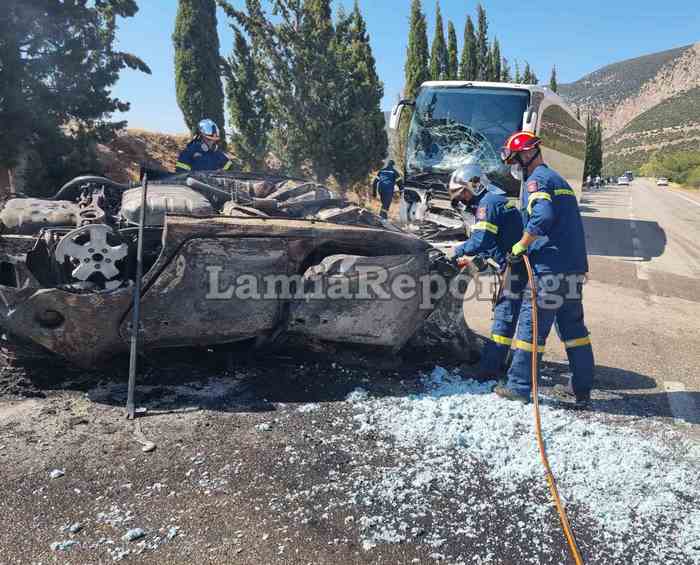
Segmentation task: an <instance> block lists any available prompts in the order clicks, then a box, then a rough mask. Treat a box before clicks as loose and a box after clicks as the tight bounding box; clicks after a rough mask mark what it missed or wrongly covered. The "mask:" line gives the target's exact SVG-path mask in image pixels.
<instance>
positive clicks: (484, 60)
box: [476, 4, 491, 80]
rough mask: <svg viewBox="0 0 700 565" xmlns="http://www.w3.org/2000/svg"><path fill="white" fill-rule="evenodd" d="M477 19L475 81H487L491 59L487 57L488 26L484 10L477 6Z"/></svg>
mask: <svg viewBox="0 0 700 565" xmlns="http://www.w3.org/2000/svg"><path fill="white" fill-rule="evenodd" d="M476 11H477V19H478V31H477V34H476V66H477V79H478V80H488V78H489V73H490V71H489V67H490V65H491V59H490V57H489V37H488V29H489V24H488V21H487V19H486V10H485V9H484V7H483V6H482V5H481V4H479V5H477V7H476Z"/></svg>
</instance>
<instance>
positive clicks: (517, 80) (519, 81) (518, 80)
mask: <svg viewBox="0 0 700 565" xmlns="http://www.w3.org/2000/svg"><path fill="white" fill-rule="evenodd" d="M514 80H515V83H516V84H523V76H522V75H521V74H520V64H519V63H518V61H517V60H516V61H515V78H514Z"/></svg>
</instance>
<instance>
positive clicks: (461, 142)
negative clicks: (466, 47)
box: [407, 87, 529, 194]
mask: <svg viewBox="0 0 700 565" xmlns="http://www.w3.org/2000/svg"><path fill="white" fill-rule="evenodd" d="M528 102H529V93H528V92H527V91H524V90H523V91H519V90H512V89H508V90H506V89H499V88H475V87H469V88H424V89H423V91H422V93H421V94H420V96H419V97H418V99H417V100H416V110H415V112H414V114H413V120H412V122H411V131H410V135H409V142H408V151H407V153H408V155H407V157H408V159H407V169H408V174H409V176H410V175H415V174H418V173H423V172H433V173H451V172H452V171H453V170H454V169H456V168H457V167H458V166H460V165H461V164H462V163H464V162H465V161H466V160H467V159H468V158H469V157H471V156H472V155H476V156H477V158H478V159H479V162H480V163H481V166H482V167H484V168H485V172H486V173H487V174H488V175H489V178H490V179H491V181H492V182H493V183H494V184H496V185H497V186H499V187H500V188H502V189H503V190H505V191H506V192H508V193H509V194H517V193H518V191H519V189H520V183H519V181H516V180H515V179H514V178H513V177H512V176H511V175H510V171H509V169H508V167H506V166H504V165H503V164H502V163H501V160H500V158H499V153H500V149H501V147H502V146H503V143H504V142H505V140H506V138H507V137H508V136H509V135H510V134H511V133H513V132H514V131H517V130H518V129H519V128H520V126H521V123H522V118H523V113H524V112H525V110H526V108H527V104H528Z"/></svg>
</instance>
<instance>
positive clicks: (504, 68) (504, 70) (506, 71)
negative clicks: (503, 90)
mask: <svg viewBox="0 0 700 565" xmlns="http://www.w3.org/2000/svg"><path fill="white" fill-rule="evenodd" d="M510 72H511V71H510V65H509V64H508V59H506V58H505V57H503V58H502V60H501V82H512V81H513V77H512V76H511V74H510Z"/></svg>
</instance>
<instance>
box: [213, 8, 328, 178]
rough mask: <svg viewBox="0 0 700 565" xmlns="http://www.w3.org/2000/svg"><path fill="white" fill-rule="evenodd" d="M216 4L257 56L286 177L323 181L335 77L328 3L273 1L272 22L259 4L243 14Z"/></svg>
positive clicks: (272, 141) (276, 148)
mask: <svg viewBox="0 0 700 565" xmlns="http://www.w3.org/2000/svg"><path fill="white" fill-rule="evenodd" d="M219 5H220V6H221V7H222V8H223V9H224V11H225V12H226V13H227V15H229V16H230V17H232V18H234V19H235V20H236V21H237V22H238V24H239V25H240V26H242V27H243V29H244V31H245V32H246V34H247V35H248V36H249V37H250V38H251V41H252V43H253V45H254V47H255V49H256V50H257V51H258V52H259V53H260V59H261V61H262V62H263V63H262V64H264V69H263V72H264V74H265V89H266V93H267V102H268V108H269V109H270V113H271V115H272V121H273V127H272V129H271V136H270V144H271V147H272V150H273V153H274V154H275V156H276V157H277V158H279V159H280V161H281V162H282V165H283V166H284V167H285V168H286V169H287V170H288V171H289V172H291V173H294V174H307V173H308V172H312V173H313V174H314V175H315V176H316V178H317V179H319V180H321V181H323V180H325V179H326V178H327V177H328V175H329V174H330V172H331V169H332V159H331V158H330V154H329V153H330V150H331V149H330V148H331V147H332V139H333V129H334V127H335V116H334V111H335V108H334V106H333V105H332V104H331V102H332V101H333V96H334V93H335V85H336V83H337V81H338V72H339V71H338V69H337V65H336V64H335V54H334V52H333V50H332V46H331V43H332V40H333V32H334V30H333V22H332V20H331V10H330V0H304V1H303V2H301V1H299V0H277V1H276V2H275V9H276V13H277V17H276V18H275V21H274V22H273V21H271V19H270V18H269V17H267V14H266V13H265V11H264V10H263V7H262V2H261V0H246V11H245V12H244V11H242V10H237V9H236V8H234V7H233V6H231V5H230V4H228V3H227V2H225V1H224V0H221V1H220V2H219Z"/></svg>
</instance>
